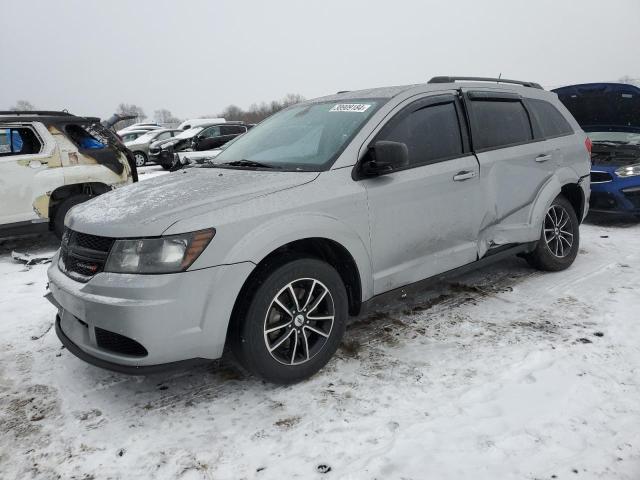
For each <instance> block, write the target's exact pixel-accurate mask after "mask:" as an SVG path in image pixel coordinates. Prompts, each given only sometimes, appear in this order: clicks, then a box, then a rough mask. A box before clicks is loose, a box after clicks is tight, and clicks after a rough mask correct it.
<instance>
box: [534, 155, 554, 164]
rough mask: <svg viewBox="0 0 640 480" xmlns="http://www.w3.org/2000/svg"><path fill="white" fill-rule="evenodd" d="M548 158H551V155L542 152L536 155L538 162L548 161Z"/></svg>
mask: <svg viewBox="0 0 640 480" xmlns="http://www.w3.org/2000/svg"><path fill="white" fill-rule="evenodd" d="M547 160H551V155H549V154H542V155H538V156H537V157H536V162H546V161H547Z"/></svg>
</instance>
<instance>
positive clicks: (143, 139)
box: [136, 130, 162, 143]
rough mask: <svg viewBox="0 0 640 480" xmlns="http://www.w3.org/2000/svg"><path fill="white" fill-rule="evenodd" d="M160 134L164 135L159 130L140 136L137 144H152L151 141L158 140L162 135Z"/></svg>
mask: <svg viewBox="0 0 640 480" xmlns="http://www.w3.org/2000/svg"><path fill="white" fill-rule="evenodd" d="M160 133H162V132H158V131H157V130H152V131H150V132H148V133H145V134H144V135H140V136H139V137H138V138H136V143H146V142H150V141H151V140H153V139H154V138H156V137H157V136H158V135H160Z"/></svg>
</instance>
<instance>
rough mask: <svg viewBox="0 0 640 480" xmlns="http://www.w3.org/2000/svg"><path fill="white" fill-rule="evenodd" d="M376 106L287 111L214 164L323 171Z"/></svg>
mask: <svg viewBox="0 0 640 480" xmlns="http://www.w3.org/2000/svg"><path fill="white" fill-rule="evenodd" d="M379 104H380V102H379V101H378V100H370V99H367V100H366V101H357V100H351V101H350V103H343V102H326V103H318V104H312V105H299V106H293V107H290V108H288V109H286V110H283V111H281V112H278V113H276V114H275V115H273V116H272V117H270V118H268V119H267V120H265V121H264V122H262V123H261V124H259V125H257V126H256V127H254V128H252V129H251V130H249V131H248V132H247V133H245V134H244V135H242V136H241V137H238V138H237V139H236V140H235V141H234V142H233V143H230V144H229V145H228V146H227V147H226V148H225V149H224V150H223V152H222V153H220V155H218V157H216V164H220V163H229V162H238V161H249V162H259V163H261V164H265V165H266V166H269V167H276V168H281V169H291V170H306V171H320V170H325V169H327V168H329V166H330V165H331V164H332V163H333V162H334V161H335V159H336V158H337V156H338V155H339V154H340V153H341V152H342V150H343V149H344V148H345V147H346V145H347V144H348V142H349V141H350V140H351V139H352V138H353V137H354V136H355V134H356V133H357V132H358V131H359V130H360V128H361V127H362V126H363V125H364V123H365V121H366V120H367V119H369V118H370V117H371V115H372V114H373V112H375V110H376V109H377V108H378V106H379Z"/></svg>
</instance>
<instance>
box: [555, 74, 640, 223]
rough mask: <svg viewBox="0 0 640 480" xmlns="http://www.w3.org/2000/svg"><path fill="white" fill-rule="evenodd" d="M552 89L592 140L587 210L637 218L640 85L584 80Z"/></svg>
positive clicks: (639, 206)
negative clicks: (585, 81)
mask: <svg viewBox="0 0 640 480" xmlns="http://www.w3.org/2000/svg"><path fill="white" fill-rule="evenodd" d="M553 91H554V92H555V93H557V94H558V97H559V98H560V101H562V103H563V104H564V105H565V106H566V107H567V108H568V109H569V111H570V112H571V113H572V114H573V116H574V117H575V119H576V120H577V121H578V123H579V124H580V126H581V127H582V129H583V130H584V131H585V132H587V135H589V138H590V139H591V142H592V147H591V148H592V150H591V163H592V166H591V200H590V202H589V211H590V212H607V213H622V214H627V215H635V216H638V217H640V88H638V87H635V86H633V85H627V84H622V83H586V84H582V85H570V86H567V87H562V88H558V89H555V90H553Z"/></svg>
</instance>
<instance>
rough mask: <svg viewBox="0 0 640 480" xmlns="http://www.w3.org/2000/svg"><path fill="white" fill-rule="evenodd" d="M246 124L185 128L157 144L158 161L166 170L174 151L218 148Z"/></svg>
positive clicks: (239, 133)
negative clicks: (169, 138) (171, 138)
mask: <svg viewBox="0 0 640 480" xmlns="http://www.w3.org/2000/svg"><path fill="white" fill-rule="evenodd" d="M247 129H248V126H247V125H245V124H244V123H242V122H225V123H222V124H213V125H202V126H198V127H193V128H191V129H189V130H185V131H184V132H183V133H181V134H180V135H176V137H175V138H174V139H173V140H172V141H169V142H166V143H163V144H162V145H160V146H159V152H158V153H157V158H158V163H160V165H162V167H163V168H164V169H166V170H169V169H170V168H171V165H172V164H173V163H174V159H175V153H177V152H186V151H196V152H199V151H202V150H213V149H214V148H219V147H221V146H222V145H224V144H225V143H227V142H228V141H229V140H232V139H234V138H235V137H237V136H238V135H242V134H243V133H246V131H247Z"/></svg>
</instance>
